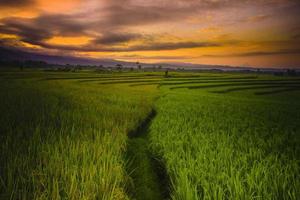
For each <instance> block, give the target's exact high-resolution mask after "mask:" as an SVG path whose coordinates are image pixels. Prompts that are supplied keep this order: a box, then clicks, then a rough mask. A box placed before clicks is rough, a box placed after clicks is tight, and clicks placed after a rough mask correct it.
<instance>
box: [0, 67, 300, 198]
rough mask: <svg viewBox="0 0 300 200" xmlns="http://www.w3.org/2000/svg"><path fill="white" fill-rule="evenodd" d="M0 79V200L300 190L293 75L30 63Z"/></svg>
mask: <svg viewBox="0 0 300 200" xmlns="http://www.w3.org/2000/svg"><path fill="white" fill-rule="evenodd" d="M0 82H1V88H0V111H1V113H2V114H1V115H0V132H1V139H0V148H1V149H0V163H1V170H0V178H1V182H0V191H1V193H0V199H164V198H170V199H178V200H179V199H297V198H298V197H299V196H300V190H299V188H300V173H299V160H300V158H299V155H300V149H299V143H300V137H299V131H300V112H299V110H300V104H299V102H300V79H299V78H297V77H287V76H286V77H275V76H272V75H258V74H254V73H252V74H239V73H204V72H202V73H187V72H186V73H181V72H170V73H169V75H168V76H165V74H164V73H163V72H123V73H97V72H93V71H82V72H76V73H71V72H57V71H49V72H46V71H41V70H32V71H23V72H17V71H15V72H11V71H1V72H0ZM162 184H163V185H164V186H162ZM146 197H148V198H146Z"/></svg>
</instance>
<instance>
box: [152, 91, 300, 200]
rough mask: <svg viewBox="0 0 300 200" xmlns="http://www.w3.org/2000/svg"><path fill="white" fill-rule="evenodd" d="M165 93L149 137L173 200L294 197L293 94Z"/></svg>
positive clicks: (299, 183)
mask: <svg viewBox="0 0 300 200" xmlns="http://www.w3.org/2000/svg"><path fill="white" fill-rule="evenodd" d="M166 93H167V95H166V97H164V98H163V99H161V100H159V102H158V103H157V104H156V106H157V113H158V115H157V117H156V118H155V119H154V120H153V123H152V126H151V127H150V136H151V139H150V141H151V146H152V149H153V151H155V152H156V153H157V154H160V155H162V157H163V158H164V160H165V163H166V168H167V171H168V174H169V175H170V176H171V180H172V183H173V193H172V198H173V199H297V198H298V197H299V196H300V191H299V188H300V173H299V155H300V148H299V142H300V137H299V129H300V115H299V113H300V112H299V111H300V105H299V95H300V94H299V93H297V95H296V97H297V98H294V97H295V96H290V97H286V96H280V95H278V96H276V95H273V96H267V97H266V96H256V95H252V94H249V93H248V91H242V92H240V93H235V95H232V94H212V93H209V92H207V91H205V90H180V91H179V90H177V91H174V92H169V91H166ZM284 95H286V94H284ZM284 97H285V101H283V98H284Z"/></svg>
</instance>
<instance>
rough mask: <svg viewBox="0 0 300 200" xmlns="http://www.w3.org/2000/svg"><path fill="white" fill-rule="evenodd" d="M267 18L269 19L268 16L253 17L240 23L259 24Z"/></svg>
mask: <svg viewBox="0 0 300 200" xmlns="http://www.w3.org/2000/svg"><path fill="white" fill-rule="evenodd" d="M269 18H271V16H270V15H255V16H251V17H248V18H246V19H244V20H241V21H242V22H261V21H264V20H266V19H269Z"/></svg>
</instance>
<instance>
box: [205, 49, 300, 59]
mask: <svg viewBox="0 0 300 200" xmlns="http://www.w3.org/2000/svg"><path fill="white" fill-rule="evenodd" d="M287 54H288V55H292V54H300V49H280V50H277V51H253V52H246V53H236V54H226V55H203V56H202V57H251V56H270V55H287Z"/></svg>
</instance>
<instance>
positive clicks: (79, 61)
mask: <svg viewBox="0 0 300 200" xmlns="http://www.w3.org/2000/svg"><path fill="white" fill-rule="evenodd" d="M16 60H17V61H25V60H32V61H44V62H47V63H49V64H59V65H65V64H71V65H98V66H99V65H103V66H105V67H109V66H110V67H114V66H116V65H117V64H121V65H122V66H124V67H136V63H135V62H125V61H119V60H113V59H97V58H89V57H86V58H84V57H76V56H59V55H45V54H39V53H31V52H25V51H21V50H17V49H8V48H4V47H0V61H16ZM141 65H142V66H143V67H146V68H149V67H153V66H156V67H157V66H162V67H163V68H170V69H178V68H184V69H186V70H222V71H249V70H250V71H255V70H256V68H251V67H239V66H227V65H203V64H191V63H170V62H168V63H152V64H149V63H141ZM261 69H263V68H261ZM265 70H267V71H270V70H271V71H272V70H276V71H278V70H279V71H280V69H270V68H265Z"/></svg>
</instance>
